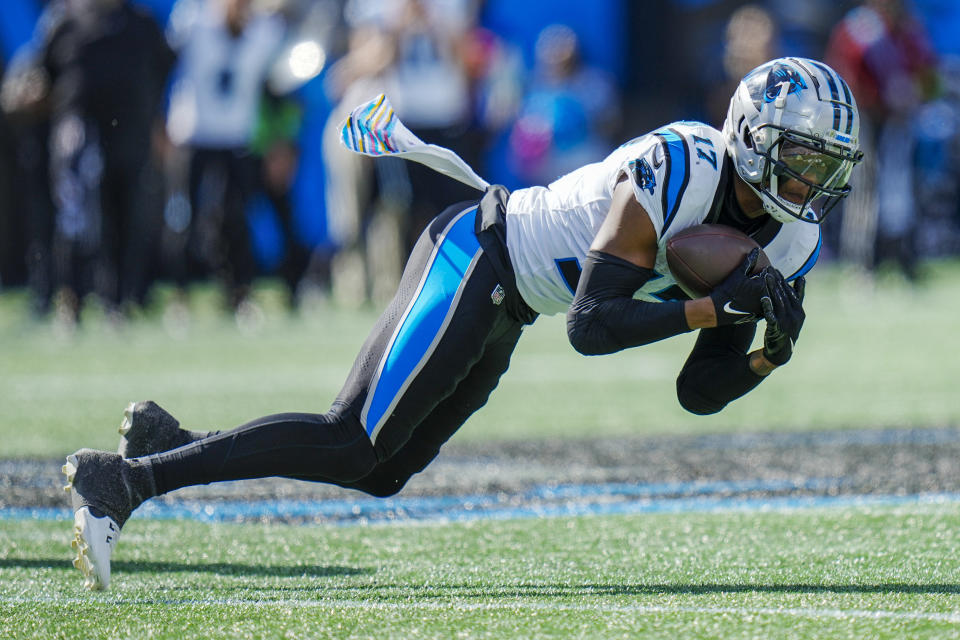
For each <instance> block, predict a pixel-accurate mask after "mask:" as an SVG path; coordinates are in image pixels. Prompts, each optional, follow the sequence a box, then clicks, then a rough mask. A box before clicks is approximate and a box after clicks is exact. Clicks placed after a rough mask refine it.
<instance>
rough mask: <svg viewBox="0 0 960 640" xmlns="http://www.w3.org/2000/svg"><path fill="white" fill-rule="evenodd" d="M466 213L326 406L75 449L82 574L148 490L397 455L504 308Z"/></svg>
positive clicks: (446, 226)
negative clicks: (146, 444)
mask: <svg viewBox="0 0 960 640" xmlns="http://www.w3.org/2000/svg"><path fill="white" fill-rule="evenodd" d="M473 213H474V209H473V208H471V209H465V210H463V211H460V212H457V211H452V210H451V211H448V212H446V214H445V215H442V216H440V217H439V218H438V219H437V220H435V221H434V223H432V224H431V227H430V229H429V230H428V231H427V232H426V233H425V234H424V241H423V242H422V243H421V244H420V245H418V246H419V247H420V248H419V249H418V250H417V251H415V255H413V256H411V260H410V262H409V263H408V266H407V270H406V272H405V275H404V282H403V283H402V284H401V287H400V290H399V291H398V293H397V296H396V298H395V299H394V301H393V302H392V303H391V305H390V307H389V308H388V310H387V312H385V313H384V315H383V316H382V317H381V319H380V321H379V322H378V324H377V327H376V328H375V330H374V332H373V333H372V334H371V336H370V337H369V338H368V340H367V342H366V343H365V345H364V347H363V349H362V350H361V353H360V355H359V356H358V358H357V361H356V363H355V365H354V369H353V371H352V372H351V375H350V377H349V378H348V381H347V385H346V387H345V389H344V391H343V392H342V393H341V395H340V397H339V398H338V399H337V401H336V402H335V403H334V405H333V407H332V409H331V410H330V412H328V413H327V414H324V415H316V414H278V415H275V416H268V417H266V418H261V419H259V420H255V421H253V422H250V423H248V424H246V425H243V426H241V427H238V428H237V429H234V430H232V431H229V432H224V433H220V434H217V435H214V436H211V437H208V438H204V439H203V440H200V441H197V442H194V443H193V444H190V445H187V446H184V447H180V448H178V449H175V450H173V451H169V452H166V453H161V454H157V455H152V456H150V457H149V458H137V459H133V460H130V461H126V462H124V463H123V464H119V463H116V461H117V460H120V461H122V458H120V456H118V455H116V454H105V453H102V452H93V451H89V450H85V451H80V452H77V453H76V454H74V456H71V458H72V460H71V461H69V462H68V465H67V466H65V469H64V471H65V473H67V475H68V479H69V481H70V484H71V485H72V487H71V488H72V492H71V493H72V497H73V501H74V507H75V513H76V518H77V529H76V531H77V536H76V540H75V542H76V543H77V545H78V547H79V548H78V554H79V555H78V562H79V563H81V564H83V563H86V564H85V565H84V566H86V567H87V569H88V570H89V571H85V575H87V577H88V580H90V579H91V574H93V575H94V576H96V575H99V573H98V572H100V570H101V569H102V567H103V566H104V564H105V565H106V566H107V569H106V572H107V573H106V576H107V577H108V576H109V556H110V552H111V550H112V546H110V544H109V541H110V540H113V542H114V543H115V541H116V538H117V533H118V531H119V527H120V526H121V525H122V523H123V521H124V520H125V519H126V518H127V517H128V516H129V514H130V513H131V512H132V511H133V509H135V508H136V507H137V506H138V505H139V504H140V502H142V501H143V499H145V498H146V497H149V496H150V495H158V494H160V493H164V492H167V491H170V490H173V489H176V488H179V487H183V486H189V485H194V484H201V483H207V482H214V481H221V480H237V479H244V478H257V477H265V476H275V475H296V476H307V475H314V474H316V475H321V474H322V475H323V476H324V477H325V478H330V479H331V480H335V481H337V482H340V483H347V482H352V481H356V480H358V479H360V478H361V477H363V476H365V475H367V474H369V472H370V471H372V469H373V468H374V466H375V465H376V464H377V463H378V462H380V461H382V460H385V459H387V458H389V457H391V456H392V455H393V454H394V453H396V451H397V449H399V448H400V447H401V446H402V445H403V444H404V443H405V442H406V441H407V440H408V439H409V437H410V434H411V433H412V430H413V428H414V427H416V425H417V424H418V422H419V421H420V420H422V419H423V418H425V417H426V416H427V415H429V414H430V413H431V412H432V410H433V409H434V408H435V407H436V406H437V404H438V403H440V402H441V401H442V400H443V398H444V397H446V396H447V395H449V394H450V393H452V392H453V390H454V389H455V388H456V386H457V384H458V383H459V381H460V380H462V379H463V378H464V377H465V376H466V375H467V372H468V371H469V370H470V368H471V367H472V366H473V364H474V363H475V362H476V361H477V360H478V359H479V357H480V354H482V352H483V345H484V343H485V341H486V340H487V338H488V336H489V333H490V331H491V329H492V327H493V325H494V324H495V320H496V319H497V318H498V317H500V314H503V313H504V310H503V308H501V307H498V306H496V305H494V304H493V303H492V302H491V300H490V291H491V290H492V289H493V287H494V286H495V284H496V276H495V275H494V274H493V271H492V268H491V266H490V265H489V263H487V261H485V260H483V261H481V260H480V258H481V257H482V252H481V251H480V248H479V244H478V243H477V240H476V237H475V236H474V234H473V227H474V224H473ZM478 265H482V266H481V268H480V269H475V268H476V267H477V266H478ZM478 298H479V299H483V300H485V301H486V305H485V306H483V307H481V305H480V304H479V303H478V302H477V300H478ZM368 399H369V402H368V401H367V400H368ZM111 456H113V457H111ZM114 458H116V459H114ZM133 471H136V473H133ZM131 482H132V483H135V484H136V486H135V487H131V486H130V483H131ZM100 512H102V513H100ZM104 516H109V517H104ZM84 527H87V528H88V530H86V532H85V531H84ZM89 527H94V529H95V530H90V529H89ZM88 543H89V546H90V547H91V548H94V549H99V551H98V552H97V553H99V557H100V560H96V557H97V553H93V552H91V553H89V554H87V555H86V557H84V556H85V554H84V549H85V548H86V546H87V545H88ZM91 558H93V559H94V560H93V561H92V562H89V561H90V559H91ZM104 558H106V560H104ZM81 568H82V567H81ZM93 582H94V583H95V584H96V583H97V581H96V580H94V581H93ZM103 582H104V580H103V579H102V578H101V579H100V584H102V583H103Z"/></svg>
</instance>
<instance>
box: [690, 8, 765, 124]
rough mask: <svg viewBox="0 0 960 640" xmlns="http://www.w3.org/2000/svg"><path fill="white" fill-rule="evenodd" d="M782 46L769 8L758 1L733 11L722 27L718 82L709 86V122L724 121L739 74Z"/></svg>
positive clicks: (744, 72) (754, 66) (759, 63)
mask: <svg viewBox="0 0 960 640" xmlns="http://www.w3.org/2000/svg"><path fill="white" fill-rule="evenodd" d="M779 49H780V46H779V34H778V30H777V23H776V20H775V18H774V16H773V14H772V13H771V12H770V11H768V10H767V9H765V8H764V7H762V6H760V5H758V4H748V5H745V6H743V7H740V8H739V9H737V10H736V11H734V12H733V13H732V14H731V16H730V19H729V20H728V21H727V23H726V25H725V27H724V29H723V55H722V57H721V60H720V61H719V62H720V63H721V65H722V66H721V69H722V71H721V72H720V73H718V74H717V76H718V78H719V82H717V83H716V84H715V85H714V86H713V87H710V91H709V94H708V98H707V100H708V102H709V105H708V110H709V111H708V112H709V114H710V122H723V119H724V117H726V115H727V106H728V103H729V101H730V94H731V93H732V92H733V90H734V89H736V87H737V84H738V83H739V82H740V78H742V77H743V76H745V75H746V74H747V72H748V71H750V70H751V69H755V68H757V67H758V66H760V65H761V64H762V63H763V62H764V61H766V60H770V59H771V58H773V57H775V56H776V54H777V52H778V51H779Z"/></svg>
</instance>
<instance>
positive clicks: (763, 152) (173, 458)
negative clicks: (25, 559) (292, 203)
mask: <svg viewBox="0 0 960 640" xmlns="http://www.w3.org/2000/svg"><path fill="white" fill-rule="evenodd" d="M858 130H859V116H858V112H857V106H856V103H855V101H854V98H853V96H852V95H851V93H850V90H849V88H848V87H847V84H846V83H845V82H844V81H843V79H842V78H840V77H839V76H838V75H837V74H836V73H835V72H834V71H833V70H832V69H830V68H829V67H827V66H826V65H824V64H822V63H820V62H817V61H814V60H808V59H800V58H782V59H777V60H774V61H771V62H769V63H767V64H765V65H763V66H761V67H759V68H757V69H756V70H754V71H752V72H751V73H750V74H748V75H747V76H746V77H745V78H744V79H743V81H742V82H741V83H740V85H739V87H738V88H737V90H736V93H735V94H734V96H733V98H732V100H731V102H730V108H729V112H728V114H727V119H726V122H725V123H724V126H723V129H722V131H718V130H716V129H713V128H711V127H710V126H708V125H705V124H702V123H697V122H674V123H672V124H670V125H667V126H665V127H662V128H660V129H657V130H656V131H654V132H652V133H649V134H647V135H644V136H641V137H639V138H636V139H634V140H632V141H630V142H627V143H626V144H624V145H623V146H621V147H620V148H619V149H617V150H615V151H614V152H613V153H611V154H610V155H609V156H608V157H607V158H606V159H605V160H603V161H601V162H597V163H595V164H590V165H587V166H584V167H582V168H580V169H577V170H576V171H573V172H572V173H570V174H568V175H566V176H563V177H562V178H560V179H558V180H557V181H555V182H554V183H552V184H550V185H549V186H547V187H532V188H529V189H520V190H518V191H515V192H513V193H508V192H507V191H506V190H505V189H503V188H502V187H497V186H491V187H488V188H486V191H485V193H484V194H483V197H482V198H480V199H479V200H478V201H475V202H469V203H463V204H459V205H455V206H452V207H450V208H448V209H447V210H446V211H444V212H442V213H441V214H440V215H438V216H437V217H436V218H435V219H434V220H433V221H432V222H431V223H430V224H429V226H428V227H427V229H426V230H425V231H424V232H423V234H422V236H421V238H420V240H419V242H418V243H417V245H416V247H415V248H414V250H413V252H412V254H411V256H410V258H409V261H408V263H407V265H406V269H405V271H404V274H403V278H402V281H401V283H400V286H399V289H398V291H397V293H396V296H395V297H394V299H393V301H392V302H391V303H390V304H389V306H388V307H387V309H386V311H385V312H384V313H383V315H382V316H381V317H380V319H379V320H378V321H377V324H376V326H375V327H374V328H373V331H372V332H371V334H370V336H369V338H368V339H367V341H366V343H365V344H364V345H363V347H362V349H361V351H360V354H359V355H358V356H357V359H356V362H355V363H354V365H353V369H352V370H351V372H350V374H349V376H348V378H347V381H346V384H345V385H344V387H343V390H342V391H341V393H340V395H339V396H338V397H337V398H336V400H334V402H333V405H332V407H331V408H330V410H329V411H328V412H327V413H322V414H306V413H284V414H278V415H271V416H267V417H264V418H259V419H257V420H253V421H252V422H249V423H247V424H244V425H242V426H239V427H237V428H235V429H233V430H230V431H223V432H219V431H218V432H212V433H195V432H191V431H186V430H183V429H181V428H180V427H179V424H178V422H177V421H176V420H175V419H174V418H173V417H172V416H171V415H170V414H168V413H167V412H165V411H164V410H163V409H161V408H160V407H158V406H157V405H156V404H154V403H152V402H145V403H138V404H134V405H131V406H130V407H128V409H127V411H126V413H125V417H124V421H123V426H122V427H121V433H123V434H124V435H123V439H122V442H121V446H120V451H119V453H118V454H112V453H107V452H100V451H93V450H89V449H81V450H80V451H77V452H76V453H74V454H72V455H71V456H69V457H68V458H67V464H66V465H65V466H64V473H65V474H66V475H67V478H68V488H69V489H70V491H71V498H72V503H73V508H74V512H75V529H74V531H75V540H74V546H75V548H76V549H77V558H76V560H75V563H74V564H75V565H76V566H77V567H78V568H79V569H80V570H81V571H82V572H83V574H84V576H85V578H86V584H87V586H89V587H90V588H94V589H98V588H105V587H106V586H107V585H108V583H109V578H110V555H111V552H112V550H113V548H114V546H115V545H116V543H117V540H118V537H119V534H120V528H121V527H122V526H123V524H124V522H125V521H126V519H127V518H128V517H129V516H130V514H131V513H132V511H133V510H134V509H135V508H136V507H137V506H138V505H139V504H141V503H142V502H143V501H144V500H147V499H149V498H150V497H152V496H156V495H161V494H164V493H167V492H169V491H172V490H174V489H177V488H180V487H184V486H188V485H197V484H205V483H210V482H217V481H223V480H240V479H248V478H260V477H266V476H287V477H294V478H300V479H303V480H311V481H318V482H328V483H333V484H337V485H340V486H342V487H348V488H352V489H357V490H360V491H363V492H366V493H368V494H370V495H374V496H390V495H393V494H395V493H396V492H398V491H399V490H400V489H401V488H402V487H403V486H404V484H405V483H406V482H407V480H408V479H409V478H410V477H411V476H412V475H413V474H415V473H417V472H419V471H421V470H422V469H423V468H424V467H425V466H426V465H427V464H428V463H429V462H430V461H431V460H433V458H434V457H435V456H436V455H437V453H438V452H439V450H440V447H441V445H442V444H443V443H444V442H446V440H447V439H448V438H449V437H450V436H451V435H452V434H453V433H454V432H455V431H456V430H457V429H458V428H459V427H460V426H461V425H462V424H463V423H464V422H465V421H466V420H467V418H468V417H469V416H470V415H471V414H472V413H473V412H475V411H476V410H477V409H479V408H480V407H481V406H483V404H484V403H485V402H486V400H487V397H488V396H489V394H490V392H491V391H492V390H493V389H494V387H495V386H496V385H497V381H498V380H499V378H500V376H501V374H503V372H504V371H505V370H506V369H507V366H508V365H509V362H510V355H511V353H512V352H513V349H514V347H515V345H516V343H517V340H518V339H519V338H520V334H521V331H522V329H523V327H524V326H525V325H527V324H530V323H531V322H533V321H534V319H535V318H536V317H537V315H538V314H556V313H560V312H565V313H566V314H567V326H568V335H569V338H570V342H571V343H572V344H573V346H574V347H575V348H576V349H577V350H578V351H580V352H581V353H584V354H602V353H612V352H615V351H619V350H621V349H626V348H629V347H635V346H639V345H644V344H648V343H650V342H654V341H657V340H662V339H664V338H668V337H670V336H674V335H677V334H680V333H685V332H688V331H691V330H694V329H699V330H700V333H699V336H698V338H697V341H696V344H695V346H694V348H693V351H692V353H691V354H690V356H689V358H688V359H687V361H686V363H685V364H684V366H683V368H682V370H681V372H680V375H679V377H678V379H677V395H678V398H679V401H680V403H681V405H683V406H684V407H685V408H686V409H688V410H689V411H692V412H694V413H698V414H708V413H714V412H717V411H720V410H721V409H722V408H723V407H724V406H725V405H726V404H727V403H729V402H730V401H731V400H733V399H735V398H738V397H740V396H742V395H744V394H745V393H747V392H748V391H750V390H751V389H753V388H754V387H755V386H757V385H758V384H759V383H760V382H761V381H762V380H763V379H764V378H765V376H767V375H768V374H769V373H770V372H771V371H773V370H774V369H775V368H776V367H778V366H781V365H783V364H785V363H786V362H787V361H788V360H789V359H790V357H791V354H792V351H793V345H794V343H795V342H796V340H797V338H798V336H799V333H800V329H801V327H802V325H803V320H804V312H803V307H802V300H803V288H804V284H803V283H804V280H803V275H804V274H805V273H806V272H807V271H808V270H809V269H810V268H811V267H812V266H813V264H814V263H815V262H816V260H817V256H818V253H819V250H820V227H819V224H820V223H821V222H822V221H823V220H824V218H825V217H826V216H827V214H828V213H829V212H830V210H831V208H832V207H833V206H834V205H835V204H836V202H837V201H838V200H839V199H841V198H843V197H844V196H846V195H847V193H848V192H849V190H850V189H849V186H848V180H849V178H850V173H851V171H852V169H853V167H854V165H855V164H856V163H857V162H858V161H859V160H860V158H861V153H860V151H859V149H858V140H857V136H858ZM344 140H345V142H346V143H347V144H348V146H350V147H352V148H354V149H355V150H357V151H360V152H363V153H369V154H374V155H377V154H386V153H396V154H400V155H403V154H404V153H408V154H410V155H409V156H408V157H413V158H415V159H417V160H418V161H421V162H424V163H425V164H429V165H431V166H434V167H435V168H438V169H439V170H442V171H444V172H445V173H448V174H449V175H451V176H454V177H457V178H458V179H461V180H463V181H466V182H470V183H472V184H474V185H475V186H478V187H481V186H485V185H486V183H485V182H483V181H482V179H480V178H479V177H477V176H476V174H473V173H472V171H471V170H469V168H464V167H463V166H461V165H459V164H458V163H457V162H456V161H459V159H458V158H455V157H454V159H453V160H454V161H453V162H451V161H450V156H451V155H452V154H451V153H450V152H449V151H448V150H444V149H440V148H437V147H432V146H431V145H422V143H420V144H418V143H419V140H418V139H416V138H415V137H414V136H412V135H411V134H409V131H406V130H405V129H404V128H403V126H402V123H400V122H399V121H398V120H396V117H395V115H394V114H393V113H392V111H391V110H390V108H389V104H388V103H387V102H386V101H385V99H384V98H383V97H380V98H378V99H377V100H375V101H372V102H371V103H369V104H366V105H362V106H361V107H360V108H358V109H357V110H355V111H354V113H353V115H352V116H351V118H349V119H348V121H347V123H346V126H345V128H344ZM459 162H460V163H462V161H459ZM704 222H711V223H721V224H726V225H730V226H732V227H735V228H737V229H740V230H742V231H744V232H746V233H747V234H749V235H750V236H752V237H753V238H754V239H755V240H756V241H757V242H758V243H759V244H760V245H761V246H762V247H763V250H764V252H765V253H766V255H767V257H768V258H769V259H770V261H771V263H772V266H771V267H769V268H766V269H764V270H761V271H760V272H758V273H756V274H752V271H753V266H754V263H755V262H756V260H757V257H758V255H757V254H758V252H757V251H756V250H755V251H754V252H752V253H751V254H750V255H749V256H748V257H747V259H746V260H745V261H744V263H743V264H742V265H741V266H740V267H739V268H738V269H736V270H735V271H734V272H733V273H732V274H731V275H730V276H729V277H728V278H727V279H726V280H725V281H724V282H723V283H721V284H720V285H719V286H718V287H716V288H715V290H714V291H713V292H712V293H711V294H710V295H709V296H706V297H702V298H697V299H688V298H687V297H686V296H685V295H684V293H683V291H682V290H681V289H680V288H679V287H678V286H677V285H676V283H675V281H674V279H673V277H672V276H671V274H670V271H669V270H668V269H667V266H666V260H665V255H664V253H665V252H664V246H665V244H666V242H667V241H668V240H669V239H670V238H671V237H672V236H673V234H675V233H677V232H679V231H681V230H683V229H685V228H688V227H690V226H692V225H696V224H700V223H704ZM791 282H792V283H791ZM760 318H764V319H765V320H766V328H765V334H764V343H763V347H762V348H760V349H757V350H755V351H753V352H751V353H748V349H749V346H750V344H751V342H752V340H753V337H754V334H755V331H756V321H757V320H758V319H760Z"/></svg>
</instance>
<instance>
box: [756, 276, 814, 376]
mask: <svg viewBox="0 0 960 640" xmlns="http://www.w3.org/2000/svg"><path fill="white" fill-rule="evenodd" d="M764 277H765V280H766V284H767V295H765V296H764V297H763V298H761V300H760V303H761V305H762V306H763V317H764V319H765V320H766V321H767V330H766V331H765V332H764V334H763V357H764V358H766V359H767V360H769V361H770V363H771V364H775V365H776V366H778V367H779V366H781V365H784V364H786V363H787V361H788V360H790V356H792V355H793V345H794V343H796V341H797V339H798V338H799V337H800V329H801V328H803V320H804V318H805V317H806V314H804V312H803V295H804V292H805V289H806V285H807V281H806V280H804V279H803V277H802V276H801V277H799V278H797V279H796V281H794V283H793V286H792V287H791V286H790V285H789V284H787V281H786V280H784V278H783V275H782V274H781V273H780V272H779V271H777V270H776V269H770V270H768V271H767V273H766V274H765V276H764Z"/></svg>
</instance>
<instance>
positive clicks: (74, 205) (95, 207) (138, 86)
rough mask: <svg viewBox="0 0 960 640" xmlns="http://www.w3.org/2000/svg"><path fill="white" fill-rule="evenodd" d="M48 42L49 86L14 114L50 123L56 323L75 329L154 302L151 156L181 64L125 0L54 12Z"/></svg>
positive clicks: (41, 44)
mask: <svg viewBox="0 0 960 640" xmlns="http://www.w3.org/2000/svg"><path fill="white" fill-rule="evenodd" d="M38 30H40V31H41V33H39V34H38V37H37V41H36V42H37V44H36V45H35V46H36V55H35V58H34V62H35V65H36V66H35V67H34V69H35V71H36V73H37V74H38V75H37V76H36V77H37V78H38V79H39V80H38V81H39V86H30V88H29V90H27V91H26V92H24V93H21V94H20V95H19V97H18V98H15V99H12V102H13V103H15V107H13V108H14V109H15V110H16V111H19V112H21V113H24V112H25V113H31V114H33V116H34V117H35V118H43V119H49V121H50V129H49V173H50V179H51V184H52V188H51V192H52V197H53V202H54V205H55V209H56V213H55V221H54V225H53V230H52V240H51V244H52V254H53V283H54V285H53V286H54V287H56V288H57V289H59V292H58V303H59V304H58V307H59V309H58V313H59V315H60V317H61V318H62V319H63V320H65V321H66V322H75V321H76V320H77V319H78V318H79V313H80V305H81V300H82V298H83V296H84V295H85V294H87V293H89V292H95V293H97V294H98V295H99V296H100V297H101V299H102V300H103V303H104V304H105V305H106V306H107V309H108V312H109V313H110V314H111V315H114V314H116V313H117V312H119V311H120V310H121V304H122V303H124V302H129V303H133V304H142V303H143V301H144V298H145V296H146V294H147V288H148V285H149V280H150V276H151V273H150V272H151V269H152V258H153V257H154V252H153V249H154V242H153V238H154V236H155V234H156V231H157V230H158V223H159V211H158V210H157V209H156V208H155V207H153V206H151V203H153V202H156V201H157V196H158V195H159V176H158V174H157V172H156V170H155V168H154V166H153V165H152V163H151V154H152V150H153V149H154V144H153V142H154V139H155V135H156V133H157V127H158V122H159V118H158V116H159V108H160V101H161V96H162V92H163V87H164V84H165V82H166V78H167V74H168V72H169V70H170V67H171V65H172V63H173V53H172V52H171V50H170V48H169V47H168V46H167V44H166V42H165V40H164V38H163V34H162V32H161V31H160V28H159V27H158V26H157V24H156V23H155V22H154V20H153V19H152V18H151V17H150V16H148V15H147V14H146V13H144V12H142V11H141V10H140V9H138V8H135V7H134V6H132V5H131V4H130V3H129V2H127V1H126V0H63V1H62V2H55V3H53V4H51V5H50V6H49V7H48V8H47V12H46V15H45V16H44V17H43V18H42V19H41V21H40V23H39V25H38ZM28 75H30V72H28ZM39 233H42V230H41V231H40V232H39Z"/></svg>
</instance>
